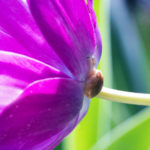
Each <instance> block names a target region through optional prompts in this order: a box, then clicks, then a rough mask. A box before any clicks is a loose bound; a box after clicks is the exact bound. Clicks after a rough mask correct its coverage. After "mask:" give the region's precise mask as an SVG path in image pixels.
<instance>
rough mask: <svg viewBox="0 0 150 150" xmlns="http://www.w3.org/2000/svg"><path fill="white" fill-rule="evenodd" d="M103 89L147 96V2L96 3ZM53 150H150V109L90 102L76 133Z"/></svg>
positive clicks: (149, 83)
mask: <svg viewBox="0 0 150 150" xmlns="http://www.w3.org/2000/svg"><path fill="white" fill-rule="evenodd" d="M94 10H95V12H96V15H97V21H98V25H99V28H100V31H101V36H102V41H103V53H102V58H101V61H100V64H99V69H101V70H102V72H103V75H104V78H105V80H104V85H105V86H106V87H110V88H115V89H120V90H125V91H134V92H143V93H150V69H149V68H150V1H149V0H113V1H110V0H95V1H94ZM55 150H150V108H149V107H144V106H135V105H127V104H121V103H114V102H109V101H105V100H102V99H98V98H94V99H92V100H91V104H90V108H89V111H88V113H87V115H86V117H85V118H84V119H83V120H82V121H81V123H80V124H79V125H78V126H77V128H76V129H75V130H74V131H73V132H72V133H71V134H70V135H69V136H68V137H67V138H65V139H64V140H63V142H62V143H61V144H60V145H59V146H58V147H57V148H56V149H55Z"/></svg>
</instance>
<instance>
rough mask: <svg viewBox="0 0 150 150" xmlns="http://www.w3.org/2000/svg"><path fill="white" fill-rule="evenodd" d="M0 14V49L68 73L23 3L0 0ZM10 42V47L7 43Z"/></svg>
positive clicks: (12, 0)
mask: <svg viewBox="0 0 150 150" xmlns="http://www.w3.org/2000/svg"><path fill="white" fill-rule="evenodd" d="M18 12H19V13H18ZM0 14H1V15H0V37H1V38H0V43H2V42H3V44H2V45H0V49H1V50H6V51H12V52H16V53H20V54H24V55H27V56H29V57H33V58H36V59H38V60H40V61H43V62H45V63H47V64H50V65H52V66H54V67H56V68H57V69H60V70H62V71H63V72H65V73H66V74H69V70H68V69H67V68H66V67H65V65H64V64H63V62H62V61H61V60H60V58H59V57H58V56H57V54H56V53H55V51H53V49H52V48H51V47H50V45H48V43H47V41H46V40H45V38H44V37H43V35H42V34H41V31H40V30H39V28H38V26H37V25H36V23H35V21H34V19H33V17H32V15H31V13H30V11H29V9H28V7H27V5H26V4H25V3H23V2H22V1H21V0H9V1H6V0H0ZM5 39H6V40H5ZM13 42H14V43H13ZM10 43H11V46H12V47H10V46H9V45H8V44H10Z"/></svg>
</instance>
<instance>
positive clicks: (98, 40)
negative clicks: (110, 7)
mask: <svg viewBox="0 0 150 150" xmlns="http://www.w3.org/2000/svg"><path fill="white" fill-rule="evenodd" d="M87 4H88V8H89V12H90V16H91V19H92V23H93V26H94V32H95V37H96V48H95V52H94V57H95V60H96V65H98V63H99V60H100V57H101V54H102V39H101V35H100V31H99V28H98V24H97V19H96V14H95V12H94V10H93V0H87Z"/></svg>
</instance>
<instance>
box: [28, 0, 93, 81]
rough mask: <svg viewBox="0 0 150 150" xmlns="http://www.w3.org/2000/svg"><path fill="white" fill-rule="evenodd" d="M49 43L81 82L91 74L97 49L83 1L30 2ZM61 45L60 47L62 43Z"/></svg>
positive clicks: (49, 0) (41, 0)
mask: <svg viewBox="0 0 150 150" xmlns="http://www.w3.org/2000/svg"><path fill="white" fill-rule="evenodd" d="M28 1H29V5H30V9H31V12H32V14H33V16H34V18H35V20H36V22H37V24H38V25H39V27H40V29H41V31H42V32H43V34H44V36H45V37H46V39H47V41H48V43H49V44H50V45H51V47H52V48H53V49H54V50H55V52H56V53H57V54H58V56H59V57H60V58H61V59H62V60H63V62H64V63H65V65H66V66H67V67H68V68H69V69H70V71H71V72H72V73H73V74H74V75H75V77H77V78H78V79H80V80H83V79H85V77H86V76H87V74H88V72H89V59H88V58H89V57H92V55H93V53H94V49H95V35H94V29H93V26H92V23H91V19H90V16H89V11H88V8H87V6H86V4H85V2H84V1H83V0H76V1H74V0H28ZM58 43H59V44H58Z"/></svg>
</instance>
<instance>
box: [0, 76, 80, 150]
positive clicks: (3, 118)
mask: <svg viewBox="0 0 150 150" xmlns="http://www.w3.org/2000/svg"><path fill="white" fill-rule="evenodd" d="M82 99H83V85H82V84H80V83H78V82H76V81H74V80H71V79H65V78H54V79H52V78H51V79H50V78H49V79H45V80H40V81H37V82H35V83H33V84H32V85H30V86H29V87H28V88H27V89H26V90H25V91H24V92H23V94H22V95H21V96H20V98H19V99H18V100H16V101H15V102H14V103H12V104H10V105H9V106H8V107H6V108H5V109H4V110H3V111H2V112H1V114H0V122H1V124H0V149H15V150H17V149H32V148H33V149H34V148H35V149H36V148H37V147H36V146H40V145H39V144H40V143H41V147H43V146H44V145H45V146H48V145H49V146H50V147H49V149H52V148H53V146H54V145H55V144H56V143H57V142H60V140H62V138H64V136H65V135H66V134H68V132H70V130H72V128H73V127H74V125H76V123H77V117H78V114H79V111H80V109H81V107H82ZM39 149H40V147H39Z"/></svg>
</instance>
